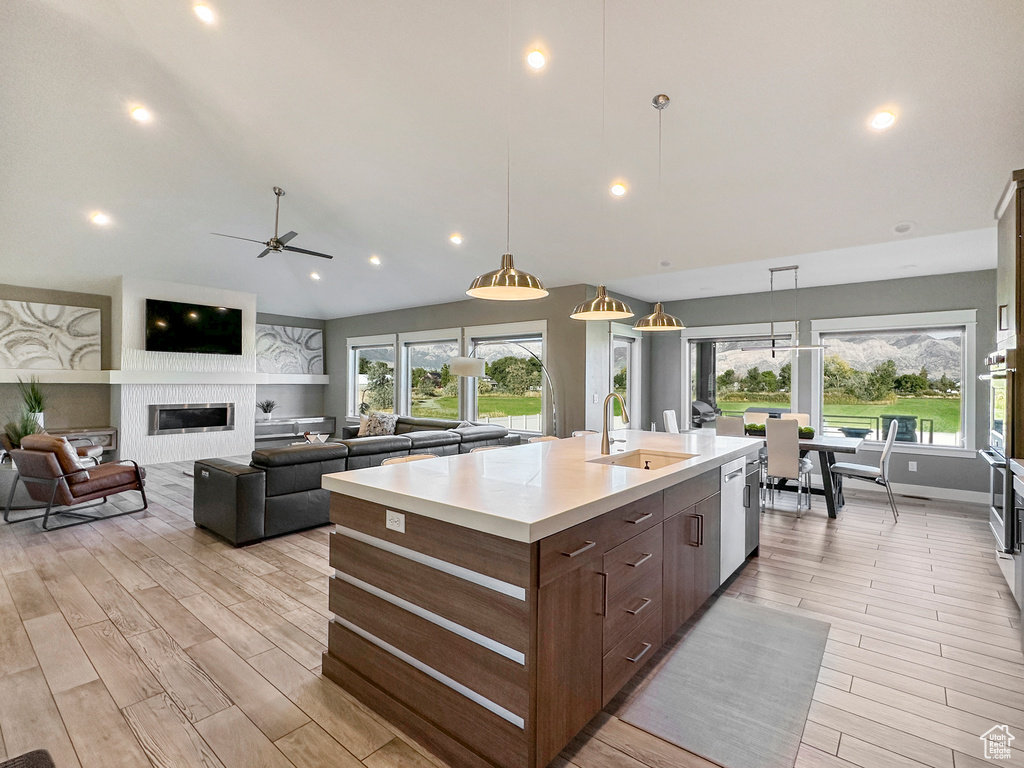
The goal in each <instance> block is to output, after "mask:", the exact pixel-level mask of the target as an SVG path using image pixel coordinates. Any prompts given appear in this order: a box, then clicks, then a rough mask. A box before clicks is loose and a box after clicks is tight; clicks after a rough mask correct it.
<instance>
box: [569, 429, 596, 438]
mask: <svg viewBox="0 0 1024 768" xmlns="http://www.w3.org/2000/svg"><path fill="white" fill-rule="evenodd" d="M596 434H597V432H595V431H594V430H592V429H577V430H575V431H574V432H573V433H572V436H573V437H585V436H586V435H596Z"/></svg>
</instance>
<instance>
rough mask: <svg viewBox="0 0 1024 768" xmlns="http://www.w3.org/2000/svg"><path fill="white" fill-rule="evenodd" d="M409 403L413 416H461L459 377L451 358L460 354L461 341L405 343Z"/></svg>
mask: <svg viewBox="0 0 1024 768" xmlns="http://www.w3.org/2000/svg"><path fill="white" fill-rule="evenodd" d="M405 354H406V370H407V371H408V375H407V376H406V378H405V388H406V389H405V402H406V403H407V406H406V407H405V408H404V409H403V410H404V412H405V413H406V414H407V415H409V416H416V417H421V418H429V419H458V418H459V380H458V378H457V377H456V376H453V375H452V374H451V371H449V370H448V361H449V360H451V359H452V358H453V357H457V356H458V354H459V342H458V341H454V340H452V341H425V342H416V343H407V344H405Z"/></svg>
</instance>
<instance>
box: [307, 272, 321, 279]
mask: <svg viewBox="0 0 1024 768" xmlns="http://www.w3.org/2000/svg"><path fill="white" fill-rule="evenodd" d="M309 279H310V280H319V279H320V273H319V272H310V273H309Z"/></svg>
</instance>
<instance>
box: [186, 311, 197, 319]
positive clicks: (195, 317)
mask: <svg viewBox="0 0 1024 768" xmlns="http://www.w3.org/2000/svg"><path fill="white" fill-rule="evenodd" d="M188 319H189V320H198V319H199V313H198V312H189V313H188Z"/></svg>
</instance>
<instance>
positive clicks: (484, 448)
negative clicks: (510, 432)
mask: <svg viewBox="0 0 1024 768" xmlns="http://www.w3.org/2000/svg"><path fill="white" fill-rule="evenodd" d="M507 447H508V446H504V445H481V446H480V447H479V448H473V449H471V450H470V451H469V452H470V453H481V452H482V451H500V450H501V449H502V448H507Z"/></svg>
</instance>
